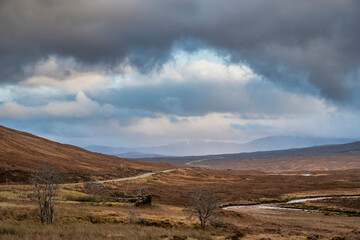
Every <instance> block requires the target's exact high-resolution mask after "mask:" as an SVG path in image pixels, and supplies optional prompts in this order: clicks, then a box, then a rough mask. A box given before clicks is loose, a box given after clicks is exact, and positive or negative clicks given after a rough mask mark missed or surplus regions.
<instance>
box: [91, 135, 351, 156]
mask: <svg viewBox="0 0 360 240" xmlns="http://www.w3.org/2000/svg"><path fill="white" fill-rule="evenodd" d="M354 141H355V140H354V139H341V138H320V137H301V136H269V137H264V138H260V139H256V140H254V141H250V142H248V143H244V144H241V143H235V142H211V141H187V142H178V143H173V144H169V145H164V146H151V147H137V148H125V147H109V146H87V147H85V149H87V150H89V151H93V152H98V153H103V154H110V155H115V156H119V157H126V158H151V157H168V156H201V155H213V154H226V153H240V152H256V151H270V150H282V149H290V148H304V147H311V146H320V145H329V144H342V143H349V142H354Z"/></svg>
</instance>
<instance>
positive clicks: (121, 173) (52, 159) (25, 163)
mask: <svg viewBox="0 0 360 240" xmlns="http://www.w3.org/2000/svg"><path fill="white" fill-rule="evenodd" d="M0 142H1V145H0V173H1V174H0V176H1V177H0V182H5V181H25V180H26V178H27V176H28V174H29V172H30V171H37V170H40V169H41V168H42V167H43V166H44V164H46V163H49V164H52V165H54V166H56V167H57V168H58V169H59V170H60V171H61V172H63V173H64V174H65V175H66V177H67V178H71V179H72V180H73V181H82V180H85V179H88V178H89V177H97V178H102V179H104V178H112V177H126V176H133V175H137V174H140V173H143V172H147V171H153V170H160V169H164V168H166V165H163V164H151V163H143V162H138V161H134V160H129V159H124V158H118V157H115V156H109V155H104V154H100V153H94V152H90V151H87V150H84V149H82V148H79V147H76V146H72V145H67V144H60V143H57V142H53V141H50V140H47V139H44V138H41V137H37V136H35V135H32V134H29V133H25V132H21V131H17V130H13V129H9V128H6V127H3V126H0Z"/></svg>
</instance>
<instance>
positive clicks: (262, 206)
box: [222, 195, 360, 212]
mask: <svg viewBox="0 0 360 240" xmlns="http://www.w3.org/2000/svg"><path fill="white" fill-rule="evenodd" d="M358 197H360V195H353V196H346V195H344V196H327V197H313V198H300V199H294V200H290V201H287V202H283V203H285V204H292V203H303V202H308V201H319V200H324V199H332V198H358ZM222 209H224V210H230V211H231V210H235V209H270V210H292V211H306V212H320V211H319V210H309V209H302V208H292V207H277V206H275V205H273V204H254V205H236V206H228V207H223V208H222Z"/></svg>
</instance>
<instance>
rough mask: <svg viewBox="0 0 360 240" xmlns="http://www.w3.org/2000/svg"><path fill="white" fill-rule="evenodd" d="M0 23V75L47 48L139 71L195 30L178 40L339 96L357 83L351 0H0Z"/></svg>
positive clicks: (294, 85) (357, 10)
mask: <svg viewBox="0 0 360 240" xmlns="http://www.w3.org/2000/svg"><path fill="white" fill-rule="evenodd" d="M0 31H1V38H0V74H1V78H0V81H1V82H11V81H16V80H19V79H21V77H22V76H21V74H19V73H21V69H22V68H23V67H24V66H26V65H28V64H33V63H34V62H36V61H39V60H40V59H44V58H46V57H48V56H49V55H58V56H61V57H73V58H75V60H76V61H78V62H80V63H82V64H87V65H92V64H104V65H103V66H107V67H109V68H110V69H111V68H112V66H114V64H117V63H119V61H122V60H124V58H126V59H128V60H130V62H131V63H132V64H134V65H136V66H137V67H139V69H141V70H143V71H146V70H149V69H152V68H154V67H156V66H161V64H162V63H164V62H166V61H167V60H169V58H170V54H171V52H170V51H171V49H172V48H173V47H174V44H175V45H176V46H181V44H180V45H179V44H178V43H179V42H186V41H188V40H194V41H195V42H196V43H197V44H195V45H192V44H190V45H183V46H186V49H187V50H188V51H192V50H195V49H196V48H197V47H199V42H200V43H202V44H204V45H206V46H210V47H213V48H215V49H217V50H219V52H226V53H228V54H231V56H232V60H233V61H235V62H237V61H241V62H245V63H247V64H249V65H250V66H251V68H253V69H254V70H255V71H256V72H257V73H260V74H261V75H263V76H265V77H267V78H268V79H270V80H272V81H274V82H277V83H279V84H280V85H281V86H284V87H286V88H289V89H297V90H299V91H304V92H310V93H311V94H320V95H321V96H324V97H325V98H328V99H332V100H335V101H338V102H345V101H348V100H349V99H350V100H351V98H354V97H356V93H357V91H358V90H360V89H359V88H360V87H359V85H360V84H359V83H358V82H359V79H358V76H359V75H358V71H359V67H360V54H359V52H360V2H359V1H357V0H341V1H339V0H314V1H299V0H253V1H238V0H236V1H235V0H229V1H215V0H206V1H205V0H183V1H165V0H154V1H148V0H137V1H115V0H114V1H111V0H102V1H100V0H98V1H85V0H62V1H47V0H28V1H13V0H2V1H0ZM354 76H355V77H354ZM170 100H171V99H170ZM171 101H173V102H174V101H175V104H176V99H173V100H171ZM171 101H170V104H171Z"/></svg>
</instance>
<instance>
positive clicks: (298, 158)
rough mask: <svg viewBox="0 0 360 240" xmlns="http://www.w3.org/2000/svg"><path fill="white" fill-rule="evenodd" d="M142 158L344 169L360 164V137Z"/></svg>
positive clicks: (258, 167) (220, 165)
mask: <svg viewBox="0 0 360 240" xmlns="http://www.w3.org/2000/svg"><path fill="white" fill-rule="evenodd" d="M142 160H143V161H146V162H168V163H171V164H178V165H184V164H187V165H191V166H201V167H210V168H222V169H226V168H231V169H241V170H258V171H264V172H283V171H328V170H346V169H356V168H360V141H358V142H352V143H346V144H336V145H325V146H315V147H308V148H294V149H287V150H276V151H260V152H252V153H237V154H221V155H208V156H197V157H182V158H181V157H178V158H153V159H142Z"/></svg>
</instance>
